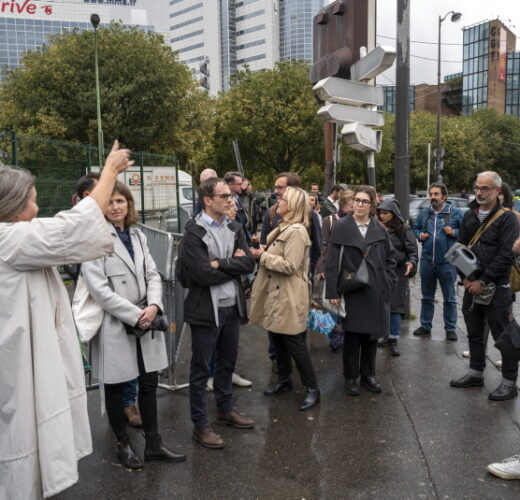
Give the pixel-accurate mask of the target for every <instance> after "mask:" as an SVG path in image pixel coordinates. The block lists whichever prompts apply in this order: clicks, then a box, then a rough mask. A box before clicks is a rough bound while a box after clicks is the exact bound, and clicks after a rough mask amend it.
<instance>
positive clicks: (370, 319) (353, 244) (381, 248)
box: [325, 214, 396, 340]
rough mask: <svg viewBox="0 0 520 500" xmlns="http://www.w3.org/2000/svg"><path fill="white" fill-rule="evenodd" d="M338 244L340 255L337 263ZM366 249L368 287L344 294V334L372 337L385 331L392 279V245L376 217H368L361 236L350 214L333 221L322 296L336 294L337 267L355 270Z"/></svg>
mask: <svg viewBox="0 0 520 500" xmlns="http://www.w3.org/2000/svg"><path fill="white" fill-rule="evenodd" d="M341 247H343V257H342V261H341V264H340V263H339V257H340V254H341ZM366 251H368V257H367V258H366V261H367V268H368V274H369V279H370V287H369V288H365V289H363V290H358V291H356V292H352V293H349V294H348V295H345V311H346V313H347V316H346V318H345V320H344V328H345V331H346V332H347V335H348V332H353V333H365V334H368V335H370V337H371V339H373V340H374V339H377V338H382V337H385V336H387V335H388V333H389V325H390V296H391V292H392V289H393V287H394V286H395V283H396V275H395V260H394V249H393V247H392V244H391V243H390V236H389V234H388V231H387V230H386V229H385V228H384V227H383V226H382V224H380V223H379V221H377V220H376V219H374V218H371V220H370V224H369V226H368V231H367V234H366V237H365V238H363V236H362V235H361V232H360V231H359V229H358V227H357V225H356V222H355V221H354V218H353V217H352V214H348V215H347V216H346V217H343V218H342V219H341V220H339V221H338V222H336V224H334V227H333V228H332V232H331V234H330V238H329V247H328V251H327V262H326V270H325V274H326V276H327V281H326V287H327V289H326V297H327V298H328V299H335V298H339V293H338V282H339V277H340V271H339V269H340V268H341V269H342V270H346V271H350V272H353V271H354V272H355V271H356V270H357V269H358V268H359V265H360V264H361V260H362V256H363V253H365V252H366ZM339 264H340V265H339Z"/></svg>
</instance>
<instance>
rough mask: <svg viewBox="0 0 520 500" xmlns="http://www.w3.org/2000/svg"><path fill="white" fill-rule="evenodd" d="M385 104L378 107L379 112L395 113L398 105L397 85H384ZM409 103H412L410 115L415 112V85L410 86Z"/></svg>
mask: <svg viewBox="0 0 520 500" xmlns="http://www.w3.org/2000/svg"><path fill="white" fill-rule="evenodd" d="M383 95H384V104H383V106H378V109H379V111H387V112H388V113H395V106H396V103H397V89H396V86H395V85H383ZM408 101H409V103H410V113H411V112H412V111H415V85H410V88H409V89H408Z"/></svg>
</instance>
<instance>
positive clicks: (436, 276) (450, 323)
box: [420, 259, 457, 331]
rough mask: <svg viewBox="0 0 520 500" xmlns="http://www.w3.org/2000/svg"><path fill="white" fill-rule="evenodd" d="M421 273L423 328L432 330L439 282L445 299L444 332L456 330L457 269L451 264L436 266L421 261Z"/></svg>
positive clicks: (443, 310) (443, 311) (423, 260)
mask: <svg viewBox="0 0 520 500" xmlns="http://www.w3.org/2000/svg"><path fill="white" fill-rule="evenodd" d="M420 273H421V293H422V299H421V326H422V327H423V328H425V329H426V330H428V331H431V329H432V319H433V311H434V307H435V306H434V300H435V291H436V290H437V281H439V283H440V285H441V290H442V295H443V297H444V306H443V309H442V313H443V317H444V330H445V331H449V330H455V328H456V326H457V299H456V296H455V281H456V280H457V272H456V271H455V268H454V267H453V266H452V265H451V264H450V263H449V262H446V263H444V264H434V263H433V262H429V261H427V260H425V259H421V267H420Z"/></svg>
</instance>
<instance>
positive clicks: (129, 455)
mask: <svg viewBox="0 0 520 500" xmlns="http://www.w3.org/2000/svg"><path fill="white" fill-rule="evenodd" d="M117 458H119V461H120V462H121V465H122V466H123V467H126V468H127V469H142V468H143V466H144V463H143V461H142V460H141V457H140V456H139V455H138V454H137V453H136V452H135V451H134V449H133V448H132V443H131V442H130V439H129V438H128V436H127V437H125V438H124V439H122V440H121V441H119V442H118V443H117Z"/></svg>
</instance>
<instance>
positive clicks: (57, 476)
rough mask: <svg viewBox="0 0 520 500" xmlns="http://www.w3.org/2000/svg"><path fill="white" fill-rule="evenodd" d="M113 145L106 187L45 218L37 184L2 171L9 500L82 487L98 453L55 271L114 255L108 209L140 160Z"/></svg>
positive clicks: (3, 409) (1, 493)
mask: <svg viewBox="0 0 520 500" xmlns="http://www.w3.org/2000/svg"><path fill="white" fill-rule="evenodd" d="M129 154H130V151H128V150H119V149H118V145H117V144H116V145H114V148H113V149H112V152H111V153H110V155H109V156H108V157H107V161H106V165H105V168H104V169H103V172H102V174H101V178H100V180H99V183H98V185H97V187H96V188H95V189H94V190H93V191H92V193H91V195H90V196H89V197H88V198H87V199H85V200H83V201H82V202H81V203H79V204H78V205H76V206H75V207H74V208H73V209H72V210H68V211H66V212H60V213H59V214H58V215H56V217H52V218H41V219H37V218H36V215H37V213H38V205H37V203H36V189H35V188H34V178H33V177H32V175H30V174H29V173H28V172H26V171H23V170H18V169H12V168H9V167H6V168H0V283H1V284H2V285H1V289H0V325H1V327H0V498H2V499H3V498H31V499H33V498H41V497H42V496H44V497H49V496H52V495H55V494H57V493H59V492H60V491H63V490H64V489H65V488H68V487H69V486H71V485H72V484H74V483H75V482H76V481H77V480H78V466H77V461H78V460H79V459H80V458H81V457H84V456H85V455H88V454H89V453H91V452H92V440H91V436H90V428H89V421H88V414H87V397H86V393H85V375H84V372H83V364H82V361H81V353H80V348H79V342H78V338H77V336H76V330H75V327H74V322H73V320H72V312H71V308H70V300H69V297H68V294H67V291H66V289H65V287H64V285H63V283H62V281H61V279H60V275H59V273H58V272H57V270H56V269H55V267H53V266H57V265H61V264H70V263H80V262H82V261H85V260H90V259H95V258H97V257H101V256H102V255H108V254H109V253H111V252H112V251H113V249H114V242H113V238H112V236H111V235H110V232H109V231H108V228H107V225H106V222H105V217H104V211H105V210H106V208H107V206H108V202H109V200H110V196H111V193H112V189H113V187H114V183H115V181H116V177H117V174H118V173H119V172H122V171H124V170H125V169H126V168H127V167H128V166H129V165H132V164H133V162H130V161H128V157H129Z"/></svg>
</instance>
